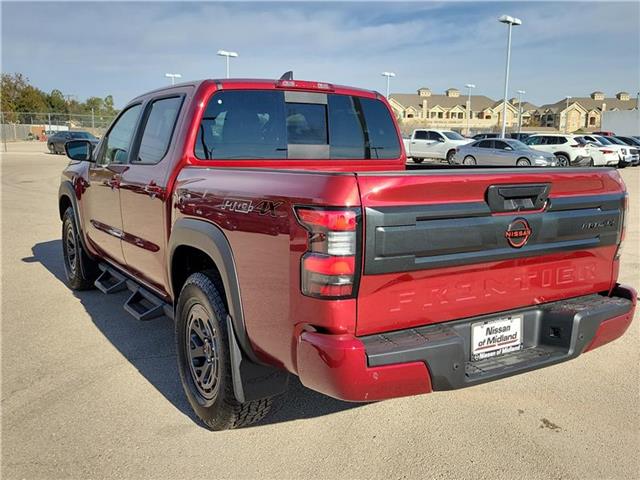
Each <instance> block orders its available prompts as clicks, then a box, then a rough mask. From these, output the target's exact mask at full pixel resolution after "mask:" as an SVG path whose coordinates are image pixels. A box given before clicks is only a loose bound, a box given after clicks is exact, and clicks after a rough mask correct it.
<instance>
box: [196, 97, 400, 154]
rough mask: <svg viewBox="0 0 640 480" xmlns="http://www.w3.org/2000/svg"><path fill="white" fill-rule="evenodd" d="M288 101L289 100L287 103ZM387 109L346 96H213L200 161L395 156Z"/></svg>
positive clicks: (204, 125)
mask: <svg viewBox="0 0 640 480" xmlns="http://www.w3.org/2000/svg"><path fill="white" fill-rule="evenodd" d="M287 100H288V101H287ZM400 152H401V149H400V142H399V140H398V133H397V131H396V127H395V124H394V122H393V119H392V118H391V115H390V113H389V110H388V109H387V107H386V105H385V104H384V103H383V102H381V101H379V100H376V99H370V98H361V97H355V96H349V95H337V94H324V93H323V94H315V93H306V92H303V93H302V94H300V93H298V92H294V93H292V92H287V93H285V92H283V91H260V90H257V91H256V90H236V91H223V92H219V93H216V94H215V95H214V96H213V97H211V100H210V101H209V104H208V105H207V108H206V111H205V114H204V116H203V119H202V122H201V124H200V129H199V132H198V138H197V141H196V147H195V154H196V157H198V158H200V159H212V160H213V159H216V160H217V159H256V158H261V159H279V158H280V159H285V158H309V159H328V158H330V159H354V160H355V159H376V158H397V157H399V156H400Z"/></svg>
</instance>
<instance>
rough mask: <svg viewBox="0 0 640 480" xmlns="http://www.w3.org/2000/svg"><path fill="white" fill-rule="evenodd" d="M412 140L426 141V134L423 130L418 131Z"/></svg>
mask: <svg viewBox="0 0 640 480" xmlns="http://www.w3.org/2000/svg"><path fill="white" fill-rule="evenodd" d="M413 138H415V139H416V140H427V132H425V131H424V130H418V131H416V134H415V136H414V137H413Z"/></svg>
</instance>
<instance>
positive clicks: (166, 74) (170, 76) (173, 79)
mask: <svg viewBox="0 0 640 480" xmlns="http://www.w3.org/2000/svg"><path fill="white" fill-rule="evenodd" d="M164 76H165V77H167V78H170V79H171V85H175V84H176V78H182V75H180V74H179V73H165V74H164Z"/></svg>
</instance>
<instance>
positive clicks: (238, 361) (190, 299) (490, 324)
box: [32, 79, 636, 430]
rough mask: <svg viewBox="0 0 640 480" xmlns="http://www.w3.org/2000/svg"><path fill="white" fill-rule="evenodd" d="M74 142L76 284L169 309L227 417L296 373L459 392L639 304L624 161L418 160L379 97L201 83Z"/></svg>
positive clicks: (66, 242) (179, 353)
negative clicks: (625, 262)
mask: <svg viewBox="0 0 640 480" xmlns="http://www.w3.org/2000/svg"><path fill="white" fill-rule="evenodd" d="M436 133H439V132H436ZM443 135H444V134H443ZM457 146H458V147H459V146H460V145H457ZM66 150H67V152H68V155H69V157H70V158H71V159H72V160H74V162H70V163H69V164H68V165H67V166H66V167H65V168H64V171H63V173H62V177H61V182H60V187H59V195H58V207H59V213H60V219H61V220H62V238H63V241H62V242H61V248H62V261H63V267H64V276H65V279H66V281H67V283H68V285H69V286H70V287H71V288H72V289H74V290H83V289H89V288H93V287H94V286H95V287H97V288H98V289H99V290H100V291H102V292H103V293H106V294H113V293H116V292H120V293H122V292H123V291H125V290H127V289H129V290H131V292H132V293H131V295H130V296H128V297H127V299H126V301H125V304H124V306H125V310H126V311H127V312H128V313H130V314H131V315H132V316H133V317H134V318H136V319H137V320H141V321H149V320H152V319H154V318H160V317H163V316H168V317H169V318H172V319H173V321H174V323H175V326H174V327H175V328H174V334H175V344H174V345H175V355H176V357H177V370H178V372H179V375H180V380H181V382H182V386H183V389H184V394H185V396H186V398H187V400H188V402H189V404H190V405H191V407H192V408H193V410H194V411H195V413H196V415H197V417H198V418H200V419H201V420H202V422H203V423H204V424H205V425H206V426H208V427H209V428H211V429H214V430H222V429H227V428H235V427H241V426H243V425H248V424H251V423H253V422H256V421H258V420H260V419H262V418H263V417H264V416H265V415H266V414H267V412H268V411H269V408H270V407H271V405H272V403H273V402H274V401H275V399H276V398H277V397H278V396H279V395H281V394H282V393H283V392H284V391H286V388H287V384H288V381H289V377H290V375H297V376H298V377H299V379H300V381H301V383H302V384H303V385H305V386H306V387H308V388H310V389H313V390H316V391H318V392H321V393H324V394H326V395H329V396H332V397H335V398H339V399H342V400H349V401H357V402H375V401H378V400H383V399H387V398H394V397H400V396H406V395H416V394H422V393H429V392H432V391H438V390H454V389H459V388H464V387H470V386H474V385H479V384H482V383H486V382H489V381H493V380H498V379H500V378H505V377H509V376H512V375H516V374H522V373H525V372H528V371H531V370H535V369H540V368H543V367H547V366H550V365H554V364H557V363H560V362H564V361H568V360H571V359H574V358H576V357H578V356H579V355H581V354H582V353H583V352H586V351H589V350H592V349H594V348H597V347H600V346H602V345H603V344H605V343H608V342H610V341H612V340H615V339H616V338H618V337H620V336H621V335H623V333H624V332H625V331H626V330H627V328H628V327H629V325H630V323H631V320H632V318H633V315H634V310H635V304H636V293H635V291H634V290H633V288H631V287H626V286H623V285H620V284H618V283H617V276H618V270H619V268H618V266H619V264H620V262H621V260H620V259H619V254H620V250H621V249H620V246H621V243H622V241H623V238H624V235H623V234H622V232H623V231H624V223H625V220H626V219H625V216H626V215H625V206H626V205H627V197H626V190H625V186H624V182H622V180H621V178H620V176H619V175H618V174H617V172H615V171H613V172H604V171H602V170H599V169H585V171H584V172H581V173H580V174H579V175H576V173H575V172H567V171H564V170H563V169H557V168H549V169H547V168H540V169H515V168H508V169H501V168H496V169H485V170H482V169H480V168H478V169H467V170H465V169H461V170H453V169H451V170H450V171H447V167H446V166H445V167H444V169H442V170H437V171H435V172H434V171H431V170H430V169H431V168H433V167H432V166H429V165H425V166H421V165H418V166H412V170H413V171H410V170H409V169H408V168H407V165H406V156H405V154H404V149H403V148H402V144H401V139H400V136H399V129H398V126H397V124H396V122H395V119H394V115H393V111H392V110H391V107H390V105H389V104H388V102H387V100H386V99H385V98H384V97H383V96H381V95H380V94H378V93H376V92H371V91H366V90H362V89H355V88H349V87H342V86H334V85H331V84H327V83H324V82H321V83H319V82H302V81H298V80H291V79H287V80H247V79H243V80H233V79H221V80H204V81H200V82H190V83H186V84H182V85H176V86H173V87H167V88H163V89H158V90H154V91H152V92H149V93H147V94H144V95H142V96H139V97H138V98H136V99H134V100H133V101H132V102H130V103H129V104H127V105H126V106H125V107H124V108H123V109H122V111H121V112H120V114H119V115H118V117H117V118H116V119H115V121H114V122H113V124H112V125H111V126H110V127H109V129H108V130H107V133H106V134H105V136H104V137H103V138H102V139H101V141H100V143H99V145H98V146H97V147H94V142H92V141H90V140H70V141H69V142H68V143H67V145H66ZM413 167H416V168H413ZM423 169H424V170H425V171H422V170H423ZM34 289H37V286H34ZM32 293H34V294H37V292H36V291H34V292H32ZM116 298H123V297H121V295H118V296H117V297H116ZM108 305H110V304H105V306H108ZM139 330H140V332H141V333H143V332H148V331H149V329H139ZM129 341H130V342H132V343H135V341H136V340H135V338H131V339H129ZM162 346H164V345H162ZM70 348H71V346H70ZM134 349H135V348H134ZM156 353H157V356H164V355H168V354H172V352H167V351H164V352H156ZM145 355H147V356H148V358H149V359H150V360H149V361H151V362H152V361H153V360H152V359H153V358H154V355H149V352H145ZM149 368H151V367H149ZM165 373H166V374H169V372H165ZM591 374H592V375H598V372H596V371H593V372H591ZM101 378H102V377H101V376H100V375H98V376H96V377H92V379H91V381H96V382H99V381H101ZM117 380H118V379H117V378H115V377H114V378H113V379H111V378H110V379H109V381H117ZM601 380H602V381H603V382H606V381H607V379H606V378H602V379H601ZM573 381H581V380H580V378H574V379H573ZM123 388H126V385H123ZM495 388H499V387H495ZM567 388H568V386H567ZM450 399H451V401H455V396H451V397H450ZM96 401H106V402H109V401H116V399H113V398H107V399H105V398H101V399H96ZM378 408H384V405H383V406H379V407H378ZM125 414H126V412H125ZM154 414H155V412H153V411H150V412H148V415H149V419H148V421H151V422H157V421H158V418H157V416H154Z"/></svg>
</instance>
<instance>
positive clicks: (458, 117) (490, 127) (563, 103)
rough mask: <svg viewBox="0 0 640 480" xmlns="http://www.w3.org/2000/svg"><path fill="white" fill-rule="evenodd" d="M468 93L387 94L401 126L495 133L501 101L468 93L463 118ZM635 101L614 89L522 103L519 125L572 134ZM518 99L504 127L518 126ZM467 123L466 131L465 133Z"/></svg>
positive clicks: (594, 127)
mask: <svg viewBox="0 0 640 480" xmlns="http://www.w3.org/2000/svg"><path fill="white" fill-rule="evenodd" d="M468 101H469V97H468V96H467V95H461V93H460V91H459V90H458V89H456V88H449V89H447V90H446V91H445V93H444V95H436V94H433V93H432V92H431V90H430V89H429V88H426V87H423V88H420V89H418V91H417V93H415V94H408V93H392V94H391V95H390V96H389V103H390V104H391V108H392V109H393V111H394V113H395V115H396V117H397V118H398V120H399V123H400V126H401V128H402V129H403V130H411V129H413V128H416V127H429V128H448V129H452V130H456V131H458V132H462V133H465V134H467V133H476V132H490V131H498V130H500V128H502V108H503V102H502V100H493V99H491V98H489V97H486V96H484V95H472V96H471V109H470V111H471V115H470V117H469V118H467V112H468V111H469V106H468ZM637 105H638V100H637V99H636V98H631V97H630V95H629V94H628V93H627V92H618V93H617V94H616V96H615V97H614V98H606V97H605V94H604V93H602V92H598V91H596V92H593V93H592V94H591V95H590V96H589V97H573V98H568V99H567V98H564V99H562V100H559V101H557V102H556V103H550V104H547V105H543V106H541V107H537V106H536V105H533V104H532V103H529V102H522V126H523V127H524V129H525V130H535V129H537V130H552V131H560V132H575V131H576V130H587V131H588V130H592V131H593V130H598V129H599V128H600V118H601V116H602V112H604V111H605V110H631V109H634V108H638V106H637ZM518 115H519V112H518V99H516V98H511V99H510V100H509V101H508V102H507V130H508V131H514V130H516V129H517V128H518ZM467 125H468V129H469V132H468V131H467Z"/></svg>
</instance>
